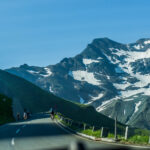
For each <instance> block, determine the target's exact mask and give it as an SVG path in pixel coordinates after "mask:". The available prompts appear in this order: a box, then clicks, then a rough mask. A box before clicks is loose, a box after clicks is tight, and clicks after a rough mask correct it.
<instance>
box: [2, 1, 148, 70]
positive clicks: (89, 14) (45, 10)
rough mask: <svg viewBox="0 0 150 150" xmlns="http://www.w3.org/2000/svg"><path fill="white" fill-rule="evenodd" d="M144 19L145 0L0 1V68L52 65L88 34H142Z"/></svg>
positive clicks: (76, 49)
mask: <svg viewBox="0 0 150 150" xmlns="http://www.w3.org/2000/svg"><path fill="white" fill-rule="evenodd" d="M149 18H150V1H149V0H13V1H12V0H1V1H0V68H1V69H4V68H9V67H12V66H19V65H21V64H24V63H27V64H29V65H38V66H47V65H49V64H55V63H57V62H59V61H60V60H61V59H62V58H64V57H72V56H75V55H76V54H78V53H80V52H81V51H82V50H83V49H84V48H85V47H86V45H87V44H88V43H90V42H91V41H92V40H93V39H94V38H99V37H109V38H111V39H113V40H116V41H118V42H122V43H131V42H135V41H136V40H138V39H139V38H143V37H145V38H148V37H150V19H149Z"/></svg>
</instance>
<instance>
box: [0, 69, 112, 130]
mask: <svg viewBox="0 0 150 150" xmlns="http://www.w3.org/2000/svg"><path fill="white" fill-rule="evenodd" d="M0 85H1V86H0V93H3V94H7V96H9V97H11V98H16V99H18V100H19V101H20V103H21V105H22V106H23V108H27V109H29V110H30V111H31V112H32V113H36V112H43V111H48V110H49V109H50V107H53V108H55V109H56V111H57V112H60V113H62V114H63V115H64V116H66V117H69V118H71V119H73V120H75V121H79V122H85V123H88V124H91V125H96V126H99V127H101V126H105V127H111V128H113V126H114V120H113V119H111V118H108V117H106V116H105V115H102V114H101V113H98V112H96V110H95V109H94V108H93V107H92V106H85V105H80V104H75V103H73V102H70V101H67V100H64V99H62V98H59V97H57V96H54V95H53V94H50V93H48V92H46V91H44V90H42V89H41V88H39V87H37V86H35V85H33V84H32V83H30V82H28V81H26V80H24V79H22V78H19V77H17V76H14V75H11V74H9V73H7V72H5V71H2V70H0Z"/></svg>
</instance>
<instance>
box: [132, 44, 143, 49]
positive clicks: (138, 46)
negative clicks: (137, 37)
mask: <svg viewBox="0 0 150 150" xmlns="http://www.w3.org/2000/svg"><path fill="white" fill-rule="evenodd" d="M133 47H134V48H135V49H137V50H140V49H142V48H144V46H143V45H141V44H137V45H134V46H133Z"/></svg>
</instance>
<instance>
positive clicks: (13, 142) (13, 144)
mask: <svg viewBox="0 0 150 150" xmlns="http://www.w3.org/2000/svg"><path fill="white" fill-rule="evenodd" d="M11 145H12V146H15V138H12V140H11Z"/></svg>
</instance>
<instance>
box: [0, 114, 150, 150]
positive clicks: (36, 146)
mask: <svg viewBox="0 0 150 150" xmlns="http://www.w3.org/2000/svg"><path fill="white" fill-rule="evenodd" d="M77 141H80V142H82V143H84V144H85V145H86V147H87V148H89V149H94V148H102V147H104V148H106V147H109V148H110V149H112V148H115V147H120V146H119V145H114V144H109V143H100V142H94V141H90V140H87V139H84V138H81V137H79V136H76V135H73V134H71V133H69V132H67V131H66V130H65V129H63V128H62V127H60V126H59V125H58V124H56V123H55V122H54V121H52V120H51V119H50V118H49V116H48V115H46V114H38V115H34V116H33V117H32V118H31V119H30V120H27V121H22V122H16V123H10V124H6V125H4V126H1V127H0V150H45V149H46V150H48V149H55V148H60V147H61V148H62V147H68V146H69V145H70V144H71V143H74V142H77ZM133 149H140V150H141V149H146V148H141V147H139V148H138V147H135V148H133ZM147 149H148V148H147ZM149 149H150V148H149Z"/></svg>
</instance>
